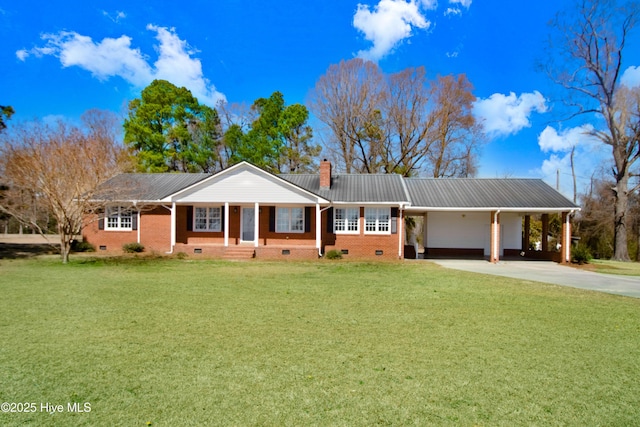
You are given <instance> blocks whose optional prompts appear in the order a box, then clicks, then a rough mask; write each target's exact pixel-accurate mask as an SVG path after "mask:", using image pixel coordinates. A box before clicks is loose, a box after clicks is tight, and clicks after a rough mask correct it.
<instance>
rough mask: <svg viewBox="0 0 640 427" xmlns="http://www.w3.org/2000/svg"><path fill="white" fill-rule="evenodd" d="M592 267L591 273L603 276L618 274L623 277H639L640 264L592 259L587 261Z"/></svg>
mask: <svg viewBox="0 0 640 427" xmlns="http://www.w3.org/2000/svg"><path fill="white" fill-rule="evenodd" d="M589 264H590V265H593V271H596V272H598V273H604V274H619V275H624V276H640V263H638V262H620V261H611V260H602V259H594V260H591V261H589Z"/></svg>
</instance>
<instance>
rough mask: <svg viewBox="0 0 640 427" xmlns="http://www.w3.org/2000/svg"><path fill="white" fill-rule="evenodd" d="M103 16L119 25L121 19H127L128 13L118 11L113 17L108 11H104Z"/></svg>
mask: <svg viewBox="0 0 640 427" xmlns="http://www.w3.org/2000/svg"><path fill="white" fill-rule="evenodd" d="M102 14H103V15H104V16H106V17H107V18H109V19H110V20H112V21H113V22H115V23H118V22H119V21H120V20H121V19H124V18H126V17H127V14H126V13H124V12H122V11H119V10H116V13H115V15H113V16H111V14H110V13H109V12H107V11H106V10H103V11H102Z"/></svg>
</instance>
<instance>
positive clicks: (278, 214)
mask: <svg viewBox="0 0 640 427" xmlns="http://www.w3.org/2000/svg"><path fill="white" fill-rule="evenodd" d="M280 209H287V210H288V211H289V224H288V229H287V230H281V229H279V226H280V222H279V221H278V217H279V216H280ZM292 209H300V210H301V211H302V230H292V229H291V224H292V222H293V215H291V210H292ZM305 226H306V224H305V209H304V206H291V207H284V206H277V207H276V233H297V234H303V233H304V230H305Z"/></svg>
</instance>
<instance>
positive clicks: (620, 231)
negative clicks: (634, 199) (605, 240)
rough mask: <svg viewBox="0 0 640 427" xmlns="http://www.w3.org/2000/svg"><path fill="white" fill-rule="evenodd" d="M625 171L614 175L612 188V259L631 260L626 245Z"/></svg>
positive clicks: (626, 201) (627, 199)
mask: <svg viewBox="0 0 640 427" xmlns="http://www.w3.org/2000/svg"><path fill="white" fill-rule="evenodd" d="M627 175H628V174H627V173H624V172H623V173H619V174H618V175H617V176H616V180H617V182H616V186H615V188H614V190H613V193H614V195H615V198H614V204H613V208H614V229H613V236H614V237H613V239H614V240H613V259H614V260H616V261H631V259H630V258H629V248H628V246H627V215H626V214H627V208H628V202H629V195H628V193H627V191H628V181H629V177H628V176H627Z"/></svg>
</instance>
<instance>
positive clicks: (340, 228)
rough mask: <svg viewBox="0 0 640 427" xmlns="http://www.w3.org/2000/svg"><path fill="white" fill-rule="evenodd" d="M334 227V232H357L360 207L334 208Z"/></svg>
mask: <svg viewBox="0 0 640 427" xmlns="http://www.w3.org/2000/svg"><path fill="white" fill-rule="evenodd" d="M334 215H335V217H334V222H333V224H334V227H335V231H336V233H358V231H360V230H359V222H360V208H335V209H334Z"/></svg>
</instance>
